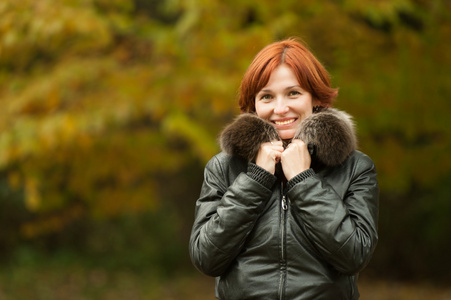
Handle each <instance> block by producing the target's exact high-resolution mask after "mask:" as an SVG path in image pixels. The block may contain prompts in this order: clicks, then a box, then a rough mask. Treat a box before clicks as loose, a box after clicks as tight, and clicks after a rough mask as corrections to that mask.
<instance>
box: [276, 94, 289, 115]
mask: <svg viewBox="0 0 451 300" xmlns="http://www.w3.org/2000/svg"><path fill="white" fill-rule="evenodd" d="M289 110H290V108H289V107H288V105H287V103H286V101H285V99H283V98H282V97H281V98H278V99H277V100H276V102H275V107H274V113H275V114H276V115H285V114H286V113H287V112H288V111H289Z"/></svg>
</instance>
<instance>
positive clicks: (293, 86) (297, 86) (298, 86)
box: [257, 85, 304, 94]
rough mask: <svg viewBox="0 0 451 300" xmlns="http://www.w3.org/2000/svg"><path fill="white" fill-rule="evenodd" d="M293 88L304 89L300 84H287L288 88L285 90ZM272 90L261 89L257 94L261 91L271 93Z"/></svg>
mask: <svg viewBox="0 0 451 300" xmlns="http://www.w3.org/2000/svg"><path fill="white" fill-rule="evenodd" d="M293 88H299V89H301V90H304V89H303V88H302V87H301V86H300V85H292V86H287V87H286V88H284V91H286V90H291V89H293ZM271 92H272V90H268V89H265V90H261V91H260V92H258V93H257V94H260V93H271Z"/></svg>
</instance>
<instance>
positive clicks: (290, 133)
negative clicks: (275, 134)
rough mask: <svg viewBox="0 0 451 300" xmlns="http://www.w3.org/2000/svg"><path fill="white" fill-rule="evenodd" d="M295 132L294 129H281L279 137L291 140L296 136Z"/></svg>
mask: <svg viewBox="0 0 451 300" xmlns="http://www.w3.org/2000/svg"><path fill="white" fill-rule="evenodd" d="M294 134H295V130H294V129H291V130H282V131H279V137H280V139H282V140H291V139H292V138H293V137H294Z"/></svg>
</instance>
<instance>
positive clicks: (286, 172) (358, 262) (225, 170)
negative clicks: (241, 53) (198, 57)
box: [190, 39, 379, 300]
mask: <svg viewBox="0 0 451 300" xmlns="http://www.w3.org/2000/svg"><path fill="white" fill-rule="evenodd" d="M336 96H337V90H336V89H333V88H331V86H330V79H329V75H328V73H327V71H326V70H325V69H324V67H323V66H322V65H321V64H320V63H319V62H318V61H317V59H316V58H315V57H314V56H313V55H312V53H311V52H310V51H309V50H308V49H307V48H306V47H305V46H304V45H303V44H301V43H300V42H298V41H296V40H294V39H288V40H285V41H281V42H276V43H274V44H271V45H269V46H267V47H266V48H264V49H263V50H262V51H261V52H260V53H258V54H257V56H256V57H255V59H254V60H253V62H252V63H251V65H250V66H249V68H248V70H247V72H246V74H245V76H244V78H243V81H242V84H241V88H240V99H239V104H240V107H241V111H242V112H243V114H242V115H241V116H239V117H238V118H237V119H236V120H235V121H234V122H233V123H232V124H230V125H229V126H228V127H226V128H225V130H224V131H223V133H222V134H221V137H220V143H221V147H222V150H223V152H221V153H220V154H218V155H216V156H215V157H213V158H212V159H211V160H210V162H209V163H208V164H207V166H206V168H205V178H204V183H203V186H202V190H201V194H200V197H199V199H198V200H197V203H196V215H195V221H194V225H193V229H192V233H191V239H190V255H191V259H192V261H193V263H194V265H195V266H196V267H197V268H198V269H199V270H200V271H201V272H203V273H204V274H207V275H210V276H214V277H216V297H217V298H218V299H222V300H236V299H316V300H318V299H358V298H359V292H358V289H357V277H358V273H359V271H361V270H362V269H363V268H364V267H365V266H366V264H367V263H368V262H369V260H370V258H371V255H372V253H373V250H374V248H375V246H376V243H377V217H378V194H379V189H378V184H377V178H376V171H375V167H374V164H373V162H372V161H371V159H370V158H369V157H368V156H366V155H365V154H363V153H361V152H359V151H357V150H356V139H355V134H354V128H353V124H352V121H351V119H350V117H349V115H347V114H346V113H344V112H341V111H338V110H336V109H333V108H330V107H331V105H332V102H333V100H334V99H335V97H336Z"/></svg>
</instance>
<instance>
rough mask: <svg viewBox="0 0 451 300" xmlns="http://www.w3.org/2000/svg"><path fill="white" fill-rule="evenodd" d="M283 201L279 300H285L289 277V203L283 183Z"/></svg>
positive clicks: (281, 205)
mask: <svg viewBox="0 0 451 300" xmlns="http://www.w3.org/2000/svg"><path fill="white" fill-rule="evenodd" d="M281 193H282V200H281V201H280V207H281V217H280V239H281V253H280V283H279V299H280V300H282V299H285V281H286V277H287V262H286V253H285V252H286V223H287V210H288V203H287V199H286V197H285V195H284V194H283V183H282V184H281Z"/></svg>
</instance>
